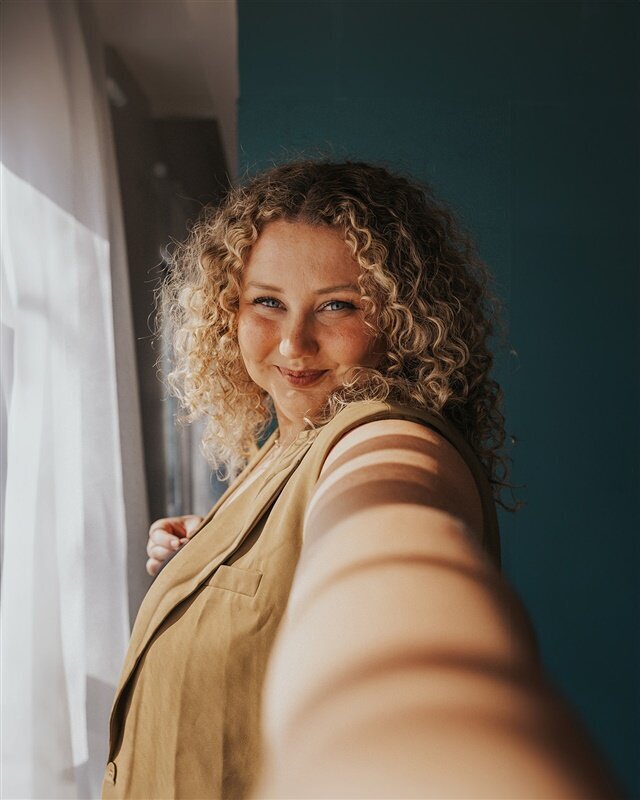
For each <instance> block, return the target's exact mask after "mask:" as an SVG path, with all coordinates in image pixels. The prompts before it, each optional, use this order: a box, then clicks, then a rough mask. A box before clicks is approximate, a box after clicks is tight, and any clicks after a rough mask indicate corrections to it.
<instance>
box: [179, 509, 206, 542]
mask: <svg viewBox="0 0 640 800" xmlns="http://www.w3.org/2000/svg"><path fill="white" fill-rule="evenodd" d="M203 519H204V517H199V516H197V515H196V514H190V515H189V516H187V517H183V520H184V527H185V530H186V534H187V538H188V539H190V538H191V537H192V536H193V534H194V533H195V532H196V531H197V530H199V528H200V526H201V525H202V520H203Z"/></svg>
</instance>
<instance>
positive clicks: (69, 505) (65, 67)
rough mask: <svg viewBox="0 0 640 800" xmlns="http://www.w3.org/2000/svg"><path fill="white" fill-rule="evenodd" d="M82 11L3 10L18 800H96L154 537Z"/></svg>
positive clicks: (95, 54) (9, 738) (10, 579)
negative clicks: (136, 552)
mask: <svg viewBox="0 0 640 800" xmlns="http://www.w3.org/2000/svg"><path fill="white" fill-rule="evenodd" d="M87 11H88V9H87V6H86V4H84V3H75V2H41V1H40V0H30V2H28V3H27V2H22V0H20V1H18V2H14V1H12V0H8V2H3V24H2V131H1V135H2V154H1V155H2V165H1V167H0V169H1V177H2V218H1V225H2V229H1V232H2V248H1V254H2V334H3V335H2V363H1V370H0V372H1V377H2V393H1V398H2V406H1V411H2V420H1V421H2V433H3V458H2V468H3V473H2V496H3V500H4V504H3V505H4V509H3V542H4V547H3V564H2V597H1V605H0V614H1V620H2V653H1V657H2V664H1V666H2V785H1V789H2V792H1V794H2V796H3V797H7V798H44V797H46V798H73V797H80V798H84V797H87V798H89V797H97V796H98V795H99V790H100V781H101V774H102V770H103V768H104V763H105V757H106V735H107V722H108V711H109V705H110V702H111V699H112V694H113V689H114V685H115V682H116V680H117V676H118V672H119V669H120V666H121V661H122V656H123V652H124V649H125V646H126V642H127V639H128V634H129V613H128V612H129V610H128V602H127V564H126V552H127V527H129V528H130V530H131V531H132V534H133V533H137V534H138V535H140V537H141V542H142V546H143V542H144V538H143V537H144V532H145V530H146V525H147V524H148V520H147V518H146V508H145V500H144V496H145V493H144V479H143V470H142V453H141V437H140V427H139V411H138V397H137V381H136V374H135V362H134V352H133V333H132V326H131V318H130V309H129V306H128V285H127V278H126V263H125V261H124V255H123V254H124V248H123V242H122V226H121V222H120V218H119V212H118V205H117V193H116V191H115V189H116V185H115V171H114V169H113V151H112V146H111V141H110V136H109V127H108V122H107V120H108V115H107V107H106V99H105V95H104V89H103V86H104V81H103V79H102V77H101V62H100V53H101V49H100V46H99V42H98V41H97V40H96V38H95V34H94V32H93V31H92V28H91V24H90V23H91V21H90V19H89V18H88V17H87ZM114 300H115V305H114ZM114 320H115V324H114ZM123 440H125V441H126V448H122V447H121V441H123ZM134 528H135V531H134Z"/></svg>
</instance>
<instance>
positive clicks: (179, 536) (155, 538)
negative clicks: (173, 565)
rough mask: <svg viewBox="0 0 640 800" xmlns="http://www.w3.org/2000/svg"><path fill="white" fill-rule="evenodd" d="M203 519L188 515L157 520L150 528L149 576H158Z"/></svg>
mask: <svg viewBox="0 0 640 800" xmlns="http://www.w3.org/2000/svg"><path fill="white" fill-rule="evenodd" d="M202 520H203V517H200V516H198V515H197V514H186V515H185V516H182V517H166V518H164V519H158V520H156V521H155V522H154V523H153V525H152V526H151V527H150V528H149V540H148V541H147V555H148V556H149V560H148V561H147V564H146V570H147V572H148V573H149V575H157V574H158V572H159V571H160V569H161V568H162V566H163V564H164V562H165V561H166V560H167V559H168V558H169V557H170V556H172V555H173V554H174V553H175V552H176V551H178V550H179V549H180V548H181V547H182V545H184V544H186V542H188V541H189V538H190V537H191V536H193V534H194V533H195V532H196V531H197V530H198V529H199V528H200V526H201V524H202Z"/></svg>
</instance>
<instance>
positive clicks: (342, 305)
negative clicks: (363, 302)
mask: <svg viewBox="0 0 640 800" xmlns="http://www.w3.org/2000/svg"><path fill="white" fill-rule="evenodd" d="M322 308H323V309H326V310H327V311H344V310H345V309H352V308H355V306H354V305H353V303H349V302H347V301H346V300H329V302H328V303H325V304H324V305H323V306H322Z"/></svg>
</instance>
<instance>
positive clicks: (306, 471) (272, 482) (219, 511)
mask: <svg viewBox="0 0 640 800" xmlns="http://www.w3.org/2000/svg"><path fill="white" fill-rule="evenodd" d="M386 418H394V419H410V420H414V421H418V422H422V423H424V424H426V425H429V426H431V427H433V428H434V429H435V430H437V431H439V432H440V433H441V434H442V435H443V436H444V437H445V438H446V439H447V440H449V442H451V444H453V445H454V446H455V447H456V449H457V450H458V452H459V453H460V454H461V455H462V457H463V458H464V460H465V461H466V463H467V465H468V466H469V468H470V469H471V471H472V473H473V475H474V477H475V479H476V483H477V486H478V490H479V493H480V497H481V501H482V509H483V519H484V531H483V546H484V548H485V549H486V550H487V552H488V553H489V554H490V555H491V557H492V559H493V560H494V562H495V563H496V564H497V565H498V566H499V564H500V544H499V536H498V527H497V520H496V514H495V507H494V503H493V499H492V495H491V489H490V486H489V483H488V481H487V479H486V476H485V473H484V470H483V468H482V466H481V465H480V463H479V462H478V460H477V459H476V457H475V456H474V454H473V452H472V451H471V449H470V447H469V446H468V445H467V444H466V442H465V441H464V440H463V438H462V437H461V436H460V435H459V434H458V433H457V431H455V430H454V429H453V428H452V427H451V426H450V425H448V424H447V423H445V422H443V421H442V420H440V419H438V418H437V417H435V416H434V415H432V414H430V413H428V412H426V411H422V410H417V409H411V408H406V407H401V406H397V405H391V404H388V403H382V402H374V401H364V402H358V403H353V404H351V405H350V406H348V407H347V408H345V409H344V410H343V411H341V412H340V413H339V414H338V415H336V417H335V418H334V419H333V420H332V421H331V422H329V423H328V424H326V425H325V426H323V427H322V428H320V429H318V430H305V431H303V432H302V433H301V434H300V435H299V437H298V438H297V439H296V441H295V442H293V443H292V444H291V446H290V447H289V448H287V449H286V450H285V451H284V452H283V453H282V454H281V455H280V456H279V457H278V458H277V459H274V461H273V463H272V464H271V465H270V466H269V468H268V469H266V471H265V473H264V474H263V475H262V476H261V477H260V478H259V479H257V480H256V481H255V483H254V484H253V485H251V486H249V488H247V489H246V491H245V492H243V493H241V494H240V495H239V496H238V497H237V498H236V499H233V500H231V501H230V502H229V503H226V504H225V505H224V507H222V504H223V502H224V501H225V499H226V498H227V497H228V496H229V494H230V493H231V491H232V489H233V488H234V487H231V489H229V490H228V491H227V492H226V493H225V494H224V495H223V496H222V498H221V499H220V500H219V501H218V503H217V504H216V505H215V506H214V507H213V508H212V510H211V512H210V513H209V515H208V516H207V517H206V519H205V520H204V522H203V525H202V527H201V528H200V530H199V531H198V533H197V535H195V536H194V537H193V538H192V539H191V540H190V541H189V542H188V543H187V545H185V547H184V548H183V549H182V550H181V551H179V552H178V554H177V555H176V556H175V557H174V558H173V559H172V560H171V561H170V562H169V563H168V564H167V566H166V567H165V568H164V569H163V570H162V572H161V573H160V574H159V575H158V577H157V578H156V580H155V581H154V583H153V585H152V586H151V588H150V590H149V592H148V594H147V596H146V598H145V600H144V602H143V603H142V606H141V608H140V611H139V613H138V617H137V619H136V622H135V625H134V628H133V632H132V635H131V642H130V645H129V650H128V652H127V655H126V658H125V663H124V667H123V670H122V675H121V678H120V681H119V685H118V688H117V691H116V696H115V700H114V704H113V710H112V714H111V722H110V749H109V762H108V764H107V767H106V770H105V777H104V783H103V797H104V798H105V800H111V799H112V798H145V799H148V798H173V797H176V798H178V797H179V798H204V797H207V798H241V797H245V796H247V794H248V792H249V791H250V788H251V785H252V783H253V781H254V779H255V776H256V774H257V772H258V770H259V768H260V727H259V721H260V706H261V695H262V688H263V682H264V674H265V669H266V665H267V659H268V657H269V654H270V651H271V648H272V645H273V641H274V637H275V634H276V631H277V629H278V625H279V623H280V620H281V618H282V615H283V613H284V610H285V608H286V605H287V600H288V596H289V591H290V588H291V582H292V580H293V576H294V572H295V569H296V564H297V562H298V558H299V554H300V547H301V541H302V527H303V521H304V514H305V510H306V508H307V504H308V502H309V500H310V498H311V496H312V494H313V491H314V488H315V485H316V482H317V480H318V476H319V474H320V471H321V469H322V465H323V463H324V461H325V458H326V456H327V454H328V453H329V451H330V450H331V448H332V447H333V446H334V444H335V443H336V442H337V441H338V440H339V439H340V438H341V437H342V436H343V435H344V434H345V433H346V432H348V431H349V430H352V429H353V428H355V427H357V426H358V425H361V424H363V423H364V422H369V421H373V420H378V419H386ZM273 443H274V436H272V437H271V438H270V439H269V440H268V441H267V443H266V445H265V446H264V447H263V448H262V450H261V451H260V452H259V453H258V454H257V455H256V456H255V457H254V459H253V460H252V462H251V463H250V464H249V465H248V466H247V468H246V470H245V471H244V472H243V474H242V475H241V476H240V477H239V479H238V481H241V480H242V479H243V478H244V477H246V476H247V475H248V474H249V473H250V472H251V470H252V469H253V468H254V467H255V466H257V464H258V463H259V462H260V461H261V459H262V458H263V457H264V456H265V455H266V454H267V453H268V452H269V451H270V449H271V447H272V446H273ZM236 485H237V484H236Z"/></svg>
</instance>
